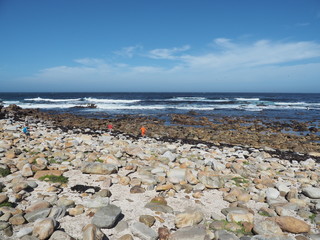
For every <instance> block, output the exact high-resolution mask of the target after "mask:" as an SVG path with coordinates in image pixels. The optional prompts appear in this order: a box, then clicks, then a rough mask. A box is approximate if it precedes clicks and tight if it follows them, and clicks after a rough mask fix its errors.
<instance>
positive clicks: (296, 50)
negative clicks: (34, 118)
mask: <svg viewBox="0 0 320 240" xmlns="http://www.w3.org/2000/svg"><path fill="white" fill-rule="evenodd" d="M139 48H140V47H139ZM124 49H125V48H124ZM189 49H190V46H189V45H185V46H182V47H174V48H170V49H166V48H157V49H153V50H149V51H146V52H145V53H143V52H142V53H141V55H139V60H141V58H143V57H144V58H145V60H144V61H143V62H138V60H137V61H134V60H135V58H134V57H135V55H134V54H132V55H130V54H131V53H132V52H133V51H134V50H135V47H133V48H130V49H127V55H124V56H128V57H129V56H131V57H132V58H133V59H131V60H130V62H131V63H130V64H129V63H127V62H125V61H122V62H116V63H109V61H107V60H105V59H97V58H82V59H76V60H74V62H75V63H77V64H78V65H76V66H56V67H49V68H46V69H42V70H40V71H39V72H38V73H36V74H35V75H34V76H32V77H29V78H28V80H32V81H33V82H34V81H38V82H39V83H42V84H44V83H46V82H50V83H52V84H54V83H55V82H56V83H57V82H59V81H60V82H63V83H67V82H68V83H69V84H73V85H77V84H78V85H79V84H82V85H88V84H90V86H93V85H92V84H93V82H96V83H97V82H98V83H99V84H107V86H118V88H119V89H121V87H124V86H125V87H127V86H132V87H133V88H134V87H135V86H138V85H143V86H149V87H150V89H149V90H151V89H152V87H154V88H156V89H157V90H161V89H160V88H159V89H158V87H160V86H163V84H165V85H166V86H171V85H172V86H173V85H174V86H177V88H178V86H179V84H180V85H181V86H184V88H186V87H187V86H189V85H190V86H191V85H192V84H193V85H194V84H195V81H197V83H199V86H204V85H208V86H209V85H210V86H211V85H212V84H214V85H213V86H218V85H219V86H220V85H221V84H222V82H225V84H237V83H241V84H244V83H248V84H249V82H250V84H262V82H263V81H265V82H267V79H266V77H267V76H272V78H273V79H277V80H278V81H287V80H285V79H287V77H286V76H287V75H288V76H289V75H290V79H291V81H296V82H297V84H298V82H300V83H301V84H302V81H301V79H304V80H305V79H307V78H310V79H312V78H314V76H317V75H320V70H319V66H320V60H319V59H320V44H319V43H316V42H311V41H301V42H281V41H280V42H276V41H271V40H259V41H255V42H252V43H247V44H243V43H237V42H234V41H232V40H231V39H226V38H217V39H214V40H213V41H212V44H211V47H210V48H208V49H207V51H206V52H205V53H202V54H187V51H188V50H189ZM140 50H142V47H141V48H140ZM193 50H194V49H193ZM124 52H126V51H124ZM193 52H194V51H193ZM312 59H313V63H310V61H311V60H312ZM160 60H161V61H160ZM165 60H167V61H165ZM172 60H174V61H172ZM132 62H134V63H135V64H133V63H132ZM298 70H299V71H298ZM271 71H272V72H271ZM288 71H290V72H288ZM292 73H295V75H294V76H292ZM292 79H294V80H292ZM299 79H300V80H299ZM268 81H269V82H270V81H271V80H270V79H269V80H268ZM310 81H311V80H310ZM111 82H112V84H111ZM278 83H279V82H278ZM275 84H277V83H276V82H275ZM318 85H319V84H318ZM261 86H262V85H261ZM162 90H165V89H162ZM185 90H186V89H185ZM190 90H192V88H190Z"/></svg>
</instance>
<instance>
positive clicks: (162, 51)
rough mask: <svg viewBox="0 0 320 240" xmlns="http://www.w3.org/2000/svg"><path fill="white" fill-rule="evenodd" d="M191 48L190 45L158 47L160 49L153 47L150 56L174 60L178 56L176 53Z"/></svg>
mask: <svg viewBox="0 0 320 240" xmlns="http://www.w3.org/2000/svg"><path fill="white" fill-rule="evenodd" d="M189 49H190V46H189V45H185V46H182V47H175V48H158V49H153V50H151V51H149V54H148V56H149V57H150V58H153V59H168V60H173V59H177V58H178V56H176V55H175V54H177V53H180V52H185V51H187V50H189Z"/></svg>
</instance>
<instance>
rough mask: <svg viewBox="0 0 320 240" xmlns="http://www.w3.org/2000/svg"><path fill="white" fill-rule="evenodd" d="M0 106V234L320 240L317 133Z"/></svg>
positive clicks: (52, 239) (124, 239)
mask: <svg viewBox="0 0 320 240" xmlns="http://www.w3.org/2000/svg"><path fill="white" fill-rule="evenodd" d="M0 110H1V113H2V115H0V175H1V180H0V187H1V193H0V206H1V207H0V239H24V240H27V239H30V240H33V239H34V240H36V239H50V240H58V239H84V240H89V239H92V240H93V239H110V240H113V239H119V240H129V239H134V240H138V239H143V240H144V239H146V240H148V239H150V240H153V239H160V240H169V239H170V240H202V239H203V240H208V239H220V240H225V239H226V240H227V239H228V240H229V239H231V240H237V239H242V240H249V239H252V240H271V239H272V240H277V239H279V240H282V239H283V240H307V239H312V240H317V239H320V234H319V229H320V187H319V180H320V173H319V170H320V163H319V161H318V160H319V152H320V150H319V144H318V143H317V142H315V140H316V141H318V138H317V137H318V136H317V135H315V134H309V135H308V136H299V135H296V136H295V135H292V136H291V135H289V134H283V135H282V133H278V134H277V135H280V137H270V136H269V138H266V139H267V140H265V139H264V138H263V139H262V137H260V134H261V136H262V135H263V134H262V132H263V131H262V129H261V132H260V130H257V129H256V132H255V134H256V135H257V136H258V137H257V138H258V139H260V141H255V140H254V139H253V140H251V142H250V141H249V139H250V137H251V138H254V136H256V135H254V134H253V133H254V130H253V129H251V131H252V133H251V132H250V131H249V130H248V128H252V126H255V127H256V128H257V127H258V126H260V125H261V121H260V120H259V121H260V122H259V124H258V123H257V124H255V125H250V126H249V127H248V126H247V127H248V128H246V130H244V129H243V130H241V131H239V132H240V133H239V135H240V136H242V137H243V141H240V140H239V139H240V136H237V135H236V133H234V134H232V133H230V134H226V133H227V132H236V131H230V128H231V127H233V129H235V128H237V131H238V130H240V129H238V128H240V127H244V126H242V125H241V126H240V123H239V122H238V123H232V121H231V119H227V120H225V121H226V123H227V122H229V123H228V124H231V125H232V126H231V125H228V124H226V125H223V124H220V125H219V126H220V128H219V131H221V132H218V130H215V127H214V125H210V128H209V127H207V126H209V123H208V122H207V123H206V125H205V122H206V119H202V121H204V122H203V123H201V124H199V122H198V124H194V125H197V126H203V127H196V128H195V127H186V126H166V125H165V124H164V123H163V122H161V120H159V119H151V118H147V117H139V116H136V117H134V118H132V119H130V118H129V117H128V116H126V117H124V118H123V119H121V117H118V118H117V119H108V120H105V119H86V118H82V117H79V116H73V115H69V114H62V115H52V114H48V113H42V112H39V111H37V110H23V109H19V108H18V107H14V106H11V107H9V108H2V109H0ZM172 117H173V116H172ZM1 118H2V119H1ZM177 118H181V119H182V120H180V121H183V123H187V122H188V123H189V124H188V125H193V124H190V123H192V122H190V121H191V120H190V119H191V118H193V120H194V121H198V120H199V119H197V118H196V117H193V116H192V115H191V116H176V120H174V121H175V122H176V121H177ZM26 121H28V123H29V126H30V132H31V136H30V139H28V138H25V137H24V136H23V133H22V131H21V130H22V128H23V126H24V124H25V122H26ZM107 121H108V122H112V123H113V125H114V129H115V130H114V131H113V132H111V133H109V132H107V131H106V122H107ZM253 122H254V120H253ZM180 123H181V122H180ZM246 123H247V122H246ZM141 124H143V125H145V126H147V129H148V132H147V134H148V135H147V137H144V138H141V137H139V132H138V127H137V126H140V125H141ZM210 124H215V123H210ZM237 124H238V125H237ZM297 124H298V123H296V125H295V126H297ZM236 125H237V126H236ZM302 125H303V124H302ZM234 126H236V127H234ZM261 126H262V125H261ZM272 126H273V127H270V129H271V130H268V131H269V132H272V131H275V130H274V129H275V128H276V123H274V125H272ZM305 127H306V128H307V129H308V130H309V131H310V133H311V132H315V131H316V129H309V128H310V126H308V125H305ZM217 129H218V128H217ZM264 130H265V129H264ZM210 131H211V135H213V136H212V137H211V136H210V137H209V135H208V133H207V132H209V133H210ZM247 132H248V133H247ZM213 133H214V134H213ZM222 133H224V134H226V135H225V136H224V135H223V134H222ZM271 135H273V134H271ZM266 136H267V135H266ZM284 136H285V137H284ZM288 136H290V138H288ZM234 138H235V139H234ZM223 139H225V141H224V140H223ZM268 139H269V140H268ZM275 139H278V140H275ZM284 139H286V141H287V142H285V141H284ZM288 139H290V141H289V142H288ZM262 140H263V141H262ZM238 142H239V144H237V143H238ZM276 142H278V143H279V145H276ZM264 143H266V144H265V145H264ZM298 143H301V149H300V151H296V150H297V149H298V148H300V147H299V145H297V144H298ZM274 146H277V147H274ZM290 146H291V147H290Z"/></svg>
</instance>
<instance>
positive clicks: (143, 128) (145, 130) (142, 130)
mask: <svg viewBox="0 0 320 240" xmlns="http://www.w3.org/2000/svg"><path fill="white" fill-rule="evenodd" d="M140 130H141V136H142V137H144V136H145V135H146V132H147V129H146V128H145V127H144V126H142V127H141V128H140Z"/></svg>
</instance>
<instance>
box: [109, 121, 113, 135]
mask: <svg viewBox="0 0 320 240" xmlns="http://www.w3.org/2000/svg"><path fill="white" fill-rule="evenodd" d="M112 129H113V126H112V124H110V123H109V124H108V131H109V133H110V132H111V131H112Z"/></svg>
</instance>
